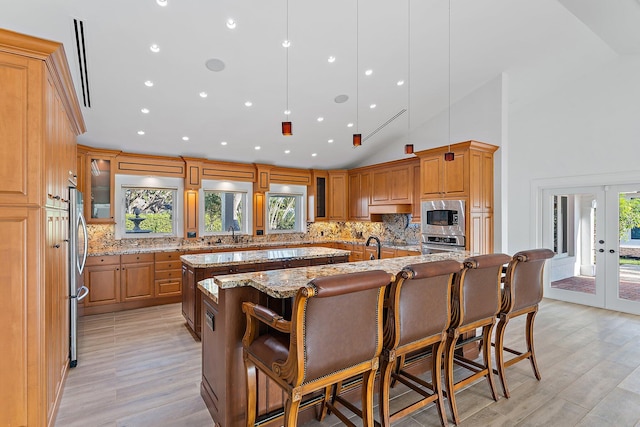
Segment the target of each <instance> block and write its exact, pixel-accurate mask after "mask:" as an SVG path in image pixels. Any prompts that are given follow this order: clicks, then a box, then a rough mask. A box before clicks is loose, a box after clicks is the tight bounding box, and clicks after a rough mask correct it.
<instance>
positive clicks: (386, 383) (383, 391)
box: [378, 351, 397, 427]
mask: <svg viewBox="0 0 640 427" xmlns="http://www.w3.org/2000/svg"><path fill="white" fill-rule="evenodd" d="M380 359H381V365H380V393H379V394H378V404H379V410H380V423H381V424H382V426H383V427H389V426H390V425H391V421H390V420H389V417H390V409H389V395H390V392H389V391H390V390H389V389H390V387H391V382H392V380H391V372H392V371H393V370H394V369H393V366H394V363H393V362H390V361H389V355H388V354H385V351H383V356H382V357H381V358H380ZM396 360H397V359H396Z"/></svg>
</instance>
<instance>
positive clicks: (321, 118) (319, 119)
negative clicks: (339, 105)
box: [316, 117, 324, 122]
mask: <svg viewBox="0 0 640 427" xmlns="http://www.w3.org/2000/svg"><path fill="white" fill-rule="evenodd" d="M316 120H318V121H319V122H321V121H323V120H324V117H318V118H317V119H316Z"/></svg>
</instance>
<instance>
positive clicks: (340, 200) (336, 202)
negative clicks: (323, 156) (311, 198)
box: [328, 170, 348, 221]
mask: <svg viewBox="0 0 640 427" xmlns="http://www.w3.org/2000/svg"><path fill="white" fill-rule="evenodd" d="M347 196H348V190H347V171H345V170H332V171H329V206H328V208H329V219H330V220H331V221H346V220H347V208H348V200H347Z"/></svg>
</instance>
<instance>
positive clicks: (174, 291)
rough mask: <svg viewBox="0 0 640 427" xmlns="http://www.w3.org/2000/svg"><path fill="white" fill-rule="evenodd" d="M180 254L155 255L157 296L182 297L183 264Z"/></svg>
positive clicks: (159, 253) (163, 253)
mask: <svg viewBox="0 0 640 427" xmlns="http://www.w3.org/2000/svg"><path fill="white" fill-rule="evenodd" d="M180 255H181V253H180V252H177V251H175V252H158V253H156V255H155V296H156V297H163V296H174V295H182V270H181V266H182V263H181V262H180Z"/></svg>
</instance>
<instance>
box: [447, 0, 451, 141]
mask: <svg viewBox="0 0 640 427" xmlns="http://www.w3.org/2000/svg"><path fill="white" fill-rule="evenodd" d="M448 42H449V68H448V70H447V72H448V74H449V109H448V110H449V117H448V119H449V141H448V142H449V150H448V151H449V152H451V0H449V38H448Z"/></svg>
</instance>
